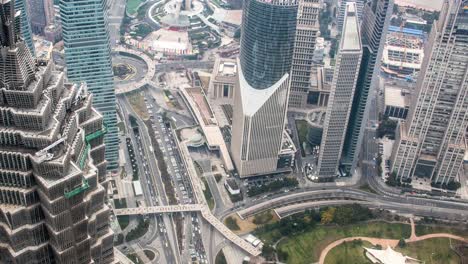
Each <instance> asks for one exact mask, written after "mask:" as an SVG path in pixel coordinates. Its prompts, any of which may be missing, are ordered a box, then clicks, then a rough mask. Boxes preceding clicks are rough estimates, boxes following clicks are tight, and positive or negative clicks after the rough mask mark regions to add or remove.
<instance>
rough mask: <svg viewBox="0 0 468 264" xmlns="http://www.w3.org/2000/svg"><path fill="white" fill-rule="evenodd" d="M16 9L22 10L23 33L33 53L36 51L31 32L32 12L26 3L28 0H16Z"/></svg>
mask: <svg viewBox="0 0 468 264" xmlns="http://www.w3.org/2000/svg"><path fill="white" fill-rule="evenodd" d="M15 10H16V11H21V34H22V35H23V38H24V41H25V42H26V44H27V45H28V48H29V50H30V51H31V53H32V55H33V56H34V54H35V53H36V52H35V51H34V43H33V39H32V33H31V25H30V24H29V22H30V21H31V20H30V19H29V16H30V13H29V12H28V11H29V10H28V5H27V4H26V0H16V1H15Z"/></svg>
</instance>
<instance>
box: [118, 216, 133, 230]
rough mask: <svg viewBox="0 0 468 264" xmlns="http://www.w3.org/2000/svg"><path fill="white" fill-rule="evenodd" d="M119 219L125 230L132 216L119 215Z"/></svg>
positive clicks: (121, 226)
mask: <svg viewBox="0 0 468 264" xmlns="http://www.w3.org/2000/svg"><path fill="white" fill-rule="evenodd" d="M117 221H118V222H119V225H120V228H121V229H122V230H124V229H125V228H126V227H127V226H128V223H129V222H130V216H128V215H118V216H117Z"/></svg>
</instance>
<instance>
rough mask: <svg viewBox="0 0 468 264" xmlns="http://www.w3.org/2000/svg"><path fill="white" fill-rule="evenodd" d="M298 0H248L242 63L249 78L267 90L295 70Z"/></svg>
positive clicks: (244, 20) (242, 45) (243, 34)
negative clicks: (293, 54) (293, 62)
mask: <svg viewBox="0 0 468 264" xmlns="http://www.w3.org/2000/svg"><path fill="white" fill-rule="evenodd" d="M297 8H298V1H296V0H289V1H278V0H273V1H259V0H246V1H245V2H244V9H243V10H244V11H243V12H244V14H243V16H242V34H241V51H240V63H241V67H242V70H243V73H244V77H245V79H246V81H247V82H248V83H249V85H251V86H252V87H253V88H255V89H266V88H268V87H270V86H272V85H273V84H274V83H275V82H277V81H278V80H279V79H281V77H283V75H284V74H285V73H289V71H290V70H291V62H292V53H293V49H294V36H295V32H296V17H297Z"/></svg>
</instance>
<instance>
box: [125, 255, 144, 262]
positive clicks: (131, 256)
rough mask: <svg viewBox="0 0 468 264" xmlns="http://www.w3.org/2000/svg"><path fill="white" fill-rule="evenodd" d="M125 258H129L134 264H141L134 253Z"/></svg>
mask: <svg viewBox="0 0 468 264" xmlns="http://www.w3.org/2000/svg"><path fill="white" fill-rule="evenodd" d="M127 258H129V259H130V260H131V261H132V262H133V263H135V264H140V263H143V261H142V260H141V259H140V258H139V257H138V255H137V254H136V253H131V254H128V255H127Z"/></svg>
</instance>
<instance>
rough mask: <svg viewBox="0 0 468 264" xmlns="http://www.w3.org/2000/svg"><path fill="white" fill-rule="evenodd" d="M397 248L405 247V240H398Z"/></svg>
mask: <svg viewBox="0 0 468 264" xmlns="http://www.w3.org/2000/svg"><path fill="white" fill-rule="evenodd" d="M398 246H399V247H400V248H404V247H406V241H405V239H403V238H402V239H400V241H398Z"/></svg>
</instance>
